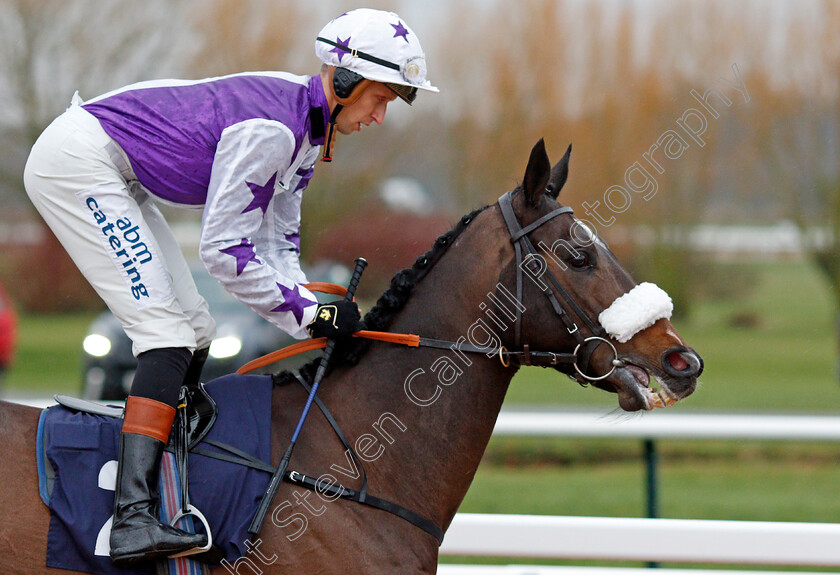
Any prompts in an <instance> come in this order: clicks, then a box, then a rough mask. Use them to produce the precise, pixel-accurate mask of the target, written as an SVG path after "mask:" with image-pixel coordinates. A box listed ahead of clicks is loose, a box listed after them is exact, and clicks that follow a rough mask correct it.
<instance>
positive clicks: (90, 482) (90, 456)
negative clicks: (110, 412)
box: [38, 375, 272, 575]
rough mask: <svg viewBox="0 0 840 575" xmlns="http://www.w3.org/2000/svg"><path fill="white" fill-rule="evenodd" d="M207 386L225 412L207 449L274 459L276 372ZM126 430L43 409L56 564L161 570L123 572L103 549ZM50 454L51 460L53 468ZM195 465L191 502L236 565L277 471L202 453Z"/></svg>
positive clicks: (109, 421)
mask: <svg viewBox="0 0 840 575" xmlns="http://www.w3.org/2000/svg"><path fill="white" fill-rule="evenodd" d="M206 388H207V391H208V392H209V394H210V396H211V397H212V398H213V399H214V400H215V402H216V404H217V405H218V406H219V413H218V417H217V419H216V422H215V424H214V425H213V427H212V429H211V430H210V432H209V433H208V434H207V436H206V438H205V441H204V442H202V443H201V444H200V448H201V449H202V450H205V451H217V452H219V451H220V450H219V449H218V448H216V447H214V446H212V445H209V444H208V443H207V440H215V441H218V442H222V443H226V444H228V445H230V446H232V447H235V448H237V449H239V450H242V451H244V452H246V453H247V454H249V455H251V456H252V457H254V458H256V459H259V460H260V461H263V462H270V461H271V391H272V380H271V377H269V376H254V375H228V376H225V377H221V378H218V379H215V380H213V381H211V382H210V383H208V384H207V386H206ZM121 427H122V420H121V419H117V418H113V417H103V416H99V415H92V414H89V413H79V412H75V411H71V410H68V409H65V408H64V407H62V406H54V407H50V408H48V409H46V410H44V412H43V413H42V415H41V422H40V425H39V433H38V443H39V448H38V457H39V466H38V467H39V475H40V476H41V485H40V490H41V497H42V499H44V502H45V503H47V505H48V506H49V508H50V530H49V537H48V543H47V566H48V567H57V568H62V569H72V570H77V571H85V572H88V573H109V574H120V575H128V574H131V573H153V572H154V571H153V568H151V567H150V570H148V571H144V570H143V569H142V568H141V569H131V570H128V569H118V568H116V567H114V566H113V564H112V563H111V559H110V557H109V556H108V555H107V554H105V555H103V554H102V551H101V545H102V541H101V540H102V538H103V537H102V535H100V533H101V532H103V527H104V526H106V524H108V525H110V521H111V515H112V513H113V506H114V492H113V480H110V481H109V480H108V479H107V477H108V475H109V473H110V474H111V476H112V477H113V472H114V470H115V469H116V459H117V448H118V446H119V434H120V429H121ZM43 457H46V458H47V459H48V460H49V464H50V465H49V466H47V465H46V462H45V461H44V460H43ZM188 465H189V474H188V475H189V494H190V503H191V504H192V505H193V506H194V507H196V508H197V509H198V510H199V511H201V512H202V513H203V514H204V516H205V517H206V518H207V520H208V523H209V525H210V527H211V531H212V534H213V542H214V543H215V544H217V545H219V546H220V547H221V548H222V549H223V550H224V553H225V558H226V559H227V560H228V561H230V562H234V561H236V559H237V558H239V557H241V556H243V555H244V554H245V553H246V552H247V547H246V541H247V540H248V539H249V534H248V525H249V523H250V521H251V518H252V517H253V514H254V512H255V511H256V508H257V506H258V505H259V502H260V500H261V499H262V495H263V493H265V490H266V487H267V486H268V482H269V480H270V475H269V474H268V473H266V472H265V471H259V470H257V469H253V468H250V467H246V466H243V465H239V464H236V463H231V462H226V461H220V460H218V459H215V458H212V457H208V456H204V455H200V454H198V453H190V456H189V464H188ZM48 467H51V468H52V471H53V473H54V477H49V478H48V477H47V474H46V473H45V472H44V471H45V468H48ZM51 475H52V474H51ZM109 483H110V485H109ZM48 484H49V485H48ZM106 533H107V532H106ZM97 539H100V542H99V543H100V550H99V553H100V554H99V555H97V554H96V550H97Z"/></svg>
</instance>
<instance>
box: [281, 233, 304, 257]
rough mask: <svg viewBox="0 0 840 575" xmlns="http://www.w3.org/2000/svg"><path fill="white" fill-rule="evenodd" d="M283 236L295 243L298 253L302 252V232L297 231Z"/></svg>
mask: <svg viewBox="0 0 840 575" xmlns="http://www.w3.org/2000/svg"><path fill="white" fill-rule="evenodd" d="M283 237H285V238H286V240H288V241H290V242H292V243H293V244H295V251H296V252H297V253H300V232H295V233H293V234H283Z"/></svg>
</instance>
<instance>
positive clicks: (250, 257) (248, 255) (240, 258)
mask: <svg viewBox="0 0 840 575" xmlns="http://www.w3.org/2000/svg"><path fill="white" fill-rule="evenodd" d="M219 251H220V252H222V253H223V254H227V255H229V256H233V257H235V258H236V275H237V276H239V275H241V274H242V272H243V271H244V270H245V266H247V265H248V263H249V262H257V263H258V264H261V263H262V262H261V261H260V260H259V259H257V254H256V253H254V244H253V243H252V242H251V240H249V239H248V238H242V241H241V242H239V243H238V244H237V245H235V246H230V247H229V248H225V249H223V250H219Z"/></svg>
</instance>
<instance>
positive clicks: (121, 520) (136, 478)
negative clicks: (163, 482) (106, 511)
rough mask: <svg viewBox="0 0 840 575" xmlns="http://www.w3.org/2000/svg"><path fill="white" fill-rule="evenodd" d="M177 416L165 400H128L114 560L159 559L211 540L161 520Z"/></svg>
mask: <svg viewBox="0 0 840 575" xmlns="http://www.w3.org/2000/svg"><path fill="white" fill-rule="evenodd" d="M174 418H175V409H174V408H173V407H171V406H169V405H166V404H165V403H161V402H159V401H155V400H153V399H146V398H144V397H135V396H131V397H129V398H128V401H126V409H125V420H124V422H123V431H122V433H121V435H120V453H119V470H118V472H117V486H116V492H115V493H114V524H113V527H112V528H111V559H112V560H113V561H114V563H117V564H128V563H132V562H135V561H141V560H142V561H146V560H153V559H159V558H162V557H168V556H170V555H173V554H176V553H182V552H184V551H188V550H191V549H195V548H197V547H203V546H204V545H206V544H207V536H206V535H201V534H190V533H185V532H183V531H181V530H180V529H176V528H174V527H170V526H169V525H165V524H163V523H161V522H160V521H159V520H158V519H157V507H158V494H157V482H158V473H159V471H160V460H161V456H162V455H163V448H164V447H165V445H166V441H167V439H168V438H169V432H170V429H171V428H172V422H173V420H174Z"/></svg>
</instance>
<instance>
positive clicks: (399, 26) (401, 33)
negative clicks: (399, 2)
mask: <svg viewBox="0 0 840 575" xmlns="http://www.w3.org/2000/svg"><path fill="white" fill-rule="evenodd" d="M391 26H393V27H394V30H396V33H395V34H394V36H393V37H394V38H397V37H402V39H403V40H405V41H406V42H408V29H407V28H406V27H405V26H403V23H402V22H401V21H399V20H397V23H396V24H391Z"/></svg>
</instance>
